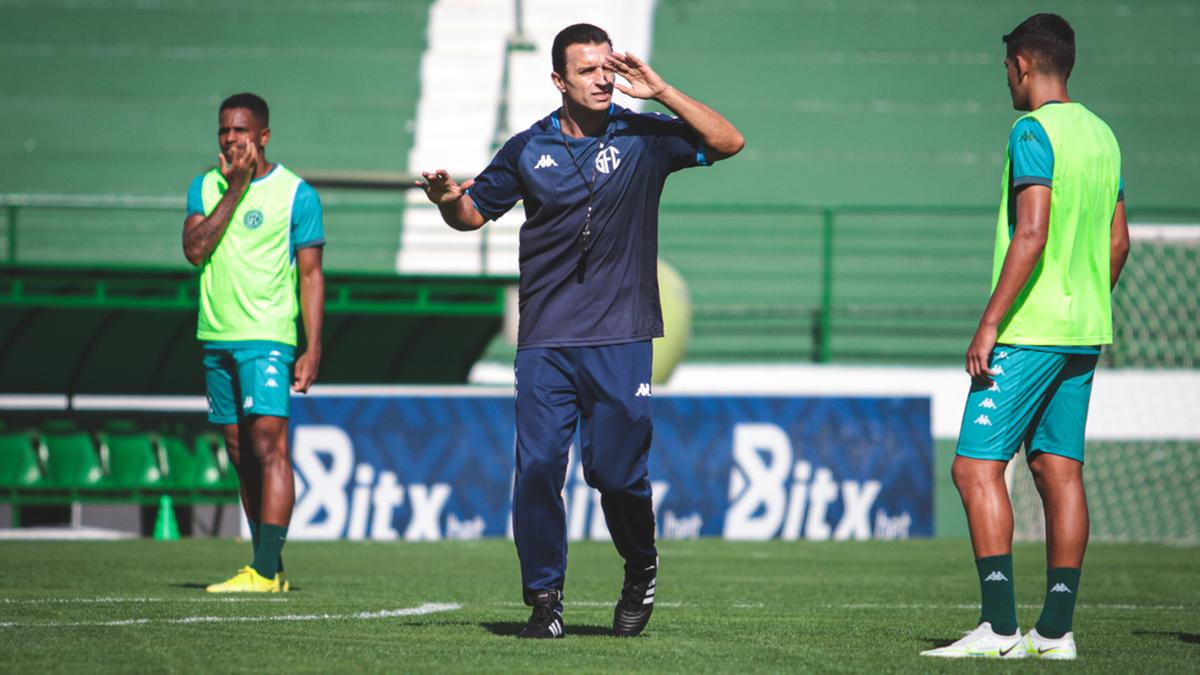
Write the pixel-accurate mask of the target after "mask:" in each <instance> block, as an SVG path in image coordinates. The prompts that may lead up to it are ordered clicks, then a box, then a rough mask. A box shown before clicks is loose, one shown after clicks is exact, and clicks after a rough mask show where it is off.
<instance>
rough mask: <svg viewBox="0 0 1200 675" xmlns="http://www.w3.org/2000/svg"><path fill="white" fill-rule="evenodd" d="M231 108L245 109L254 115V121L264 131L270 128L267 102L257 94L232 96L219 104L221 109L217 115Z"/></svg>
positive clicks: (245, 93) (246, 93)
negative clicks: (256, 121)
mask: <svg viewBox="0 0 1200 675" xmlns="http://www.w3.org/2000/svg"><path fill="white" fill-rule="evenodd" d="M231 108H245V109H246V110H249V111H250V113H251V114H253V115H254V119H255V120H258V123H259V124H261V125H262V126H263V128H264V129H266V128H267V127H269V126H271V110H270V108H268V107H267V102H266V101H265V100H263V97H261V96H259V95H258V94H251V93H250V92H242V93H240V94H234V95H233V96H230V97H229V98H227V99H225V100H224V101H222V102H221V109H220V110H218V111H217V112H218V113H223V112H225V111H226V110H229V109H231Z"/></svg>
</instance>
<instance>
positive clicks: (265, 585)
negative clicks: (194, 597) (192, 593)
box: [205, 565, 280, 593]
mask: <svg viewBox="0 0 1200 675" xmlns="http://www.w3.org/2000/svg"><path fill="white" fill-rule="evenodd" d="M279 587H280V586H279V577H278V576H276V577H275V578H274V579H268V578H266V577H264V576H262V575H261V574H259V573H258V572H256V571H255V570H254V568H253V567H250V566H249V565H247V566H246V567H243V568H242V569H240V570H238V573H237V574H235V575H234V576H233V578H232V579H230V580H229V581H225V582H222V583H219V584H213V585H211V586H209V587H208V588H207V589H205V590H207V591H208V592H209V593H278V592H279Z"/></svg>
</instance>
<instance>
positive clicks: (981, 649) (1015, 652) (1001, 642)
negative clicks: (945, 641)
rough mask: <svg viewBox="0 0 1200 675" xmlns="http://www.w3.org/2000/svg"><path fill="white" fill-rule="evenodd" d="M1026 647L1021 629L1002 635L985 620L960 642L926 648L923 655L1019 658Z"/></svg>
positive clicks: (956, 657)
mask: <svg viewBox="0 0 1200 675" xmlns="http://www.w3.org/2000/svg"><path fill="white" fill-rule="evenodd" d="M1025 649H1026V645H1025V644H1024V642H1023V641H1022V640H1021V631H1020V630H1018V631H1017V632H1016V633H1013V634H1012V635H1000V634H998V633H996V632H995V631H993V630H992V624H991V623H989V622H987V621H984V622H983V623H981V624H979V625H978V626H976V627H975V630H973V631H971V632H970V633H967V635H966V637H964V638H963V639H961V640H959V641H958V642H955V643H954V644H949V645H946V646H945V647H938V648H936V649H926V650H925V651H923V652H921V656H941V657H944V658H950V659H961V658H967V657H981V658H992V659H1019V658H1022V657H1024V656H1025Z"/></svg>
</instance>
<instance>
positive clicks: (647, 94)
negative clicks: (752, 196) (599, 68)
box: [604, 52, 746, 162]
mask: <svg viewBox="0 0 1200 675" xmlns="http://www.w3.org/2000/svg"><path fill="white" fill-rule="evenodd" d="M604 67H605V68H608V69H609V70H612V71H613V72H614V73H616V74H617V75H619V76H621V78H622V79H624V80H625V81H626V82H627V83H628V84H621V83H619V82H617V81H615V80H614V81H613V86H614V87H616V89H617V90H618V91H620V92H621V93H622V94H625V95H626V96H632V97H633V98H645V99H650V98H652V99H654V100H655V101H658V102H659V103H661V104H663V105H664V106H666V107H667V108H668V109H670V111H671V112H673V113H675V114H676V115H678V116H679V118H680V119H682V120H683V121H684V122H686V123H687V125H688V126H690V127H691V128H692V129H694V130H695V131H696V134H697V135H699V136H700V140H702V141H704V147H705V149H706V150H707V153H706V154H707V156H708V161H709V162H715V161H717V160H719V159H725V158H726V157H732V156H734V155H736V154H737V153H738V152H740V151H741V149H742V148H743V147H745V145H746V139H745V138H743V137H742V134H741V132H739V131H738V130H737V128H736V127H734V126H733V125H732V124H730V123H729V120H727V119H725V118H724V117H722V116H721V114H720V113H718V112H717V111H715V110H713V109H712V108H710V107H708V106H706V105H704V104H703V103H701V102H699V101H697V100H696V99H694V98H692V97H691V96H688V95H687V94H685V93H683V92H681V91H679V90H678V89H676V88H675V87H672V86H671V85H669V84H667V83H666V81H665V80H663V79H662V77H659V75H658V73H656V72H654V69H653V68H651V67H650V66H649V65H648V64H646V62H645V61H642V60H641V59H639V58H638V57H636V56H634V55H633V54H630V53H629V52H625V53H624V54H621V53H613V54H609V55H608V57H607V58H606V59H605V60H604Z"/></svg>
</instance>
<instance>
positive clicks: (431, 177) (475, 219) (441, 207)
mask: <svg viewBox="0 0 1200 675" xmlns="http://www.w3.org/2000/svg"><path fill="white" fill-rule="evenodd" d="M421 175H422V176H424V177H425V182H424V183H422V182H421V181H417V185H418V186H420V188H421V189H423V190H425V196H426V197H429V201H431V202H433V203H434V204H437V207H438V211H441V212H442V220H444V221H446V224H447V225H449V226H450V227H453V228H454V229H456V230H459V231H462V232H470V231H471V230H478V229H479V228H481V227H483V224H484V222H486V221H485V220H484V217H483V215H481V214H480V213H479V211H476V210H475V202H474V201H472V200H471V195H469V194H467V188H469V187H471V184H472V183H474V182H475V181H474V180H468V181H466V182H465V183H463V184H462V185H459V184H458V183H455V182H454V179H453V178H451V177H450V174H448V173H446V170H445V169H438V170H437V171H433V172H429V171H422V172H421Z"/></svg>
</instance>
